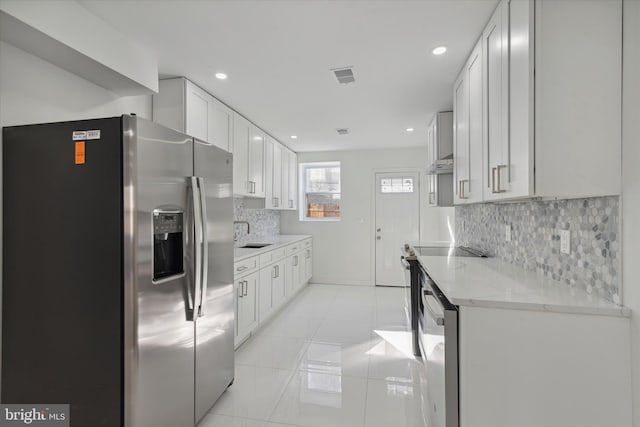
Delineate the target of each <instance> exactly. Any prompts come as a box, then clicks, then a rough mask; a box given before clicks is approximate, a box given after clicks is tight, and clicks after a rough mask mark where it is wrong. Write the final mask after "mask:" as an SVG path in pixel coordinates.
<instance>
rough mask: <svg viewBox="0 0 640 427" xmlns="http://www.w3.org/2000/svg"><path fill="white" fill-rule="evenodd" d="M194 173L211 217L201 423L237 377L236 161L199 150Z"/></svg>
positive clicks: (200, 360)
mask: <svg viewBox="0 0 640 427" xmlns="http://www.w3.org/2000/svg"><path fill="white" fill-rule="evenodd" d="M194 172H195V175H197V176H199V177H201V182H202V184H203V185H202V191H203V193H204V202H205V203H204V204H205V206H204V208H205V209H203V211H206V220H207V224H206V227H205V228H206V230H207V241H208V243H207V245H208V247H207V250H206V251H204V252H207V254H206V255H207V257H206V260H205V261H204V264H205V268H206V269H207V271H206V274H203V275H202V277H205V278H206V279H207V283H206V284H205V286H204V287H203V288H204V289H203V294H202V307H201V310H200V312H201V317H198V318H197V320H196V405H195V408H196V422H197V421H199V420H200V419H201V418H202V417H203V416H204V415H205V414H206V412H207V411H208V410H209V408H211V406H212V405H213V404H214V402H215V401H216V400H217V399H218V397H220V395H221V394H222V393H223V392H224V391H225V389H226V388H227V386H228V385H229V384H230V383H231V382H232V381H233V377H234V359H233V357H234V353H233V334H234V325H235V313H234V305H233V301H234V292H233V182H232V176H233V170H232V156H231V154H230V153H228V152H226V151H224V150H221V149H220V148H217V147H215V146H213V145H210V144H207V143H203V142H200V141H197V140H196V142H195V144H194Z"/></svg>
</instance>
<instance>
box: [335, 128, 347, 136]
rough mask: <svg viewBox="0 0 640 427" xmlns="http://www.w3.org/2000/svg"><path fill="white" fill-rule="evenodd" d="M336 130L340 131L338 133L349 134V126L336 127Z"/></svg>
mask: <svg viewBox="0 0 640 427" xmlns="http://www.w3.org/2000/svg"><path fill="white" fill-rule="evenodd" d="M336 131H337V132H338V135H349V129H347V128H342V129H336Z"/></svg>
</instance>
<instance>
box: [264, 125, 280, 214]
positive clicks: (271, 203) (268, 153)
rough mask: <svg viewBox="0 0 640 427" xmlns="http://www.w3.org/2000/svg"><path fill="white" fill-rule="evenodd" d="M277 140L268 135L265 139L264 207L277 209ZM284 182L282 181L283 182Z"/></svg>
mask: <svg viewBox="0 0 640 427" xmlns="http://www.w3.org/2000/svg"><path fill="white" fill-rule="evenodd" d="M276 144H277V142H275V141H274V140H273V139H272V138H270V137H268V136H267V137H266V138H265V140H264V181H265V188H264V198H265V200H264V208H265V209H276V208H277V206H278V203H277V201H276V195H275V188H274V181H275V180H274V173H275V171H276V169H279V168H277V167H275V159H274V154H275V153H274V151H275V150H274V149H275V145H276ZM281 184H282V183H281Z"/></svg>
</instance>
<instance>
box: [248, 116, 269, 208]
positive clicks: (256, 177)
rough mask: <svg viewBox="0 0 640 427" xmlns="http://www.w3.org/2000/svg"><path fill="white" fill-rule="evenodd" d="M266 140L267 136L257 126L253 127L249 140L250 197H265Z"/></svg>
mask: <svg viewBox="0 0 640 427" xmlns="http://www.w3.org/2000/svg"><path fill="white" fill-rule="evenodd" d="M264 139H265V134H264V132H262V131H261V130H260V129H259V128H258V127H257V126H254V125H253V124H252V125H251V138H250V139H249V164H248V170H249V195H250V196H254V197H264V193H265V179H264Z"/></svg>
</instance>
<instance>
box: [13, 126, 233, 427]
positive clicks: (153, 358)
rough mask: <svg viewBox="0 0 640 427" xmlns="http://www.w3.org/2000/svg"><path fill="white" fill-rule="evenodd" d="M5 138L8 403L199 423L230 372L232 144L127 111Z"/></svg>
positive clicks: (79, 418) (149, 426) (74, 414)
mask: <svg viewBox="0 0 640 427" xmlns="http://www.w3.org/2000/svg"><path fill="white" fill-rule="evenodd" d="M2 136H3V141H2V142H3V177H2V178H3V231H2V239H3V241H2V244H3V245H2V246H3V260H2V261H3V263H2V264H3V271H2V287H3V289H2V294H3V295H2V296H3V298H2V372H1V375H2V395H1V396H2V397H1V398H2V402H3V403H40V404H41V403H52V404H53V403H58V404H60V403H62V404H64V403H68V404H70V414H71V426H78V427H86V426H125V427H161V426H167V427H183V426H184V427H187V426H193V425H194V424H196V423H197V422H198V421H199V420H200V419H201V418H202V417H203V416H204V415H205V413H206V412H207V410H208V409H209V408H210V407H211V406H212V405H213V404H214V402H215V401H216V399H217V398H218V397H219V396H220V395H221V394H222V393H223V392H224V390H225V389H226V388H227V387H228V386H229V385H230V384H231V383H232V381H233V378H234V360H233V357H234V356H233V334H234V323H235V319H234V306H233V302H234V293H233V195H232V193H233V188H232V175H233V174H232V156H231V154H230V153H228V152H226V151H224V150H221V149H219V148H217V147H214V146H212V145H210V144H207V143H204V142H202V141H198V140H195V139H194V138H192V137H189V136H187V135H184V134H181V133H179V132H176V131H173V130H171V129H168V128H165V127H162V126H160V125H157V124H155V123H153V122H150V121H147V120H143V119H140V118H137V117H136V116H134V115H125V116H122V117H114V118H106V119H96V120H82V121H74V122H63V123H49V124H38V125H28V126H15V127H6V128H4V129H3V134H2Z"/></svg>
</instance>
